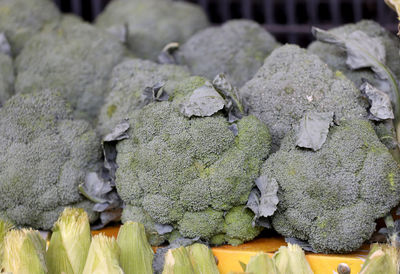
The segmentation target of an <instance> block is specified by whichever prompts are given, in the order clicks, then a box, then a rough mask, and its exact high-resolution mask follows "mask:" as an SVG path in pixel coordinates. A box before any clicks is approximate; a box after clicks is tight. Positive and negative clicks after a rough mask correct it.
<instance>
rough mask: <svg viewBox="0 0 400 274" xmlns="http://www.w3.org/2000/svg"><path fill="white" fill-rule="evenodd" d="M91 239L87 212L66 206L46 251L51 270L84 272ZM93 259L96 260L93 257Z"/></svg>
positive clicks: (51, 271) (70, 273)
mask: <svg viewBox="0 0 400 274" xmlns="http://www.w3.org/2000/svg"><path fill="white" fill-rule="evenodd" d="M90 240H91V234H90V225H89V219H88V215H87V213H86V212H85V211H84V210H83V209H80V208H66V209H65V210H64V212H63V213H62V214H61V216H60V218H59V219H58V220H57V222H56V223H55V225H54V228H53V233H52V235H51V239H50V244H49V248H48V250H47V253H46V262H47V266H48V268H49V272H50V273H54V274H62V273H65V274H76V273H82V271H83V268H84V267H85V262H86V258H87V256H88V252H89V247H90ZM92 256H95V254H92ZM92 259H93V260H94V258H93V257H92ZM89 267H91V266H89Z"/></svg>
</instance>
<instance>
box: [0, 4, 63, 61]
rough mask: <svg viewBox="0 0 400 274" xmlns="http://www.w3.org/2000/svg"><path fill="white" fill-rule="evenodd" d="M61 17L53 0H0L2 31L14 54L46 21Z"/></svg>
mask: <svg viewBox="0 0 400 274" xmlns="http://www.w3.org/2000/svg"><path fill="white" fill-rule="evenodd" d="M59 17H60V12H59V11H58V9H57V7H56V6H55V5H54V3H53V1H51V0H0V32H4V33H5V34H6V36H7V39H8V41H9V42H10V44H11V49H12V52H13V55H14V56H17V55H18V54H19V52H20V51H21V50H22V48H23V47H24V45H25V43H26V42H27V41H28V40H29V39H30V38H31V37H32V36H33V35H34V34H36V33H37V32H39V31H40V29H41V28H42V27H43V26H44V25H45V24H46V23H48V22H51V21H57V20H59Z"/></svg>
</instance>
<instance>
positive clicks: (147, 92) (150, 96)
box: [140, 82, 169, 106]
mask: <svg viewBox="0 0 400 274" xmlns="http://www.w3.org/2000/svg"><path fill="white" fill-rule="evenodd" d="M164 86H165V83H164V82H160V83H157V84H155V85H154V86H152V87H146V88H145V89H144V90H143V93H142V97H141V98H140V100H141V106H145V105H148V104H150V103H152V102H161V101H168V99H169V95H168V93H166V92H165V90H164Z"/></svg>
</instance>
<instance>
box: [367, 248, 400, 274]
mask: <svg viewBox="0 0 400 274" xmlns="http://www.w3.org/2000/svg"><path fill="white" fill-rule="evenodd" d="M372 273H373V274H397V273H399V251H398V250H397V249H396V248H395V247H394V246H391V245H387V244H384V245H380V244H373V245H371V249H370V251H369V254H368V257H367V260H366V261H365V263H364V264H363V267H362V269H361V272H360V274H372Z"/></svg>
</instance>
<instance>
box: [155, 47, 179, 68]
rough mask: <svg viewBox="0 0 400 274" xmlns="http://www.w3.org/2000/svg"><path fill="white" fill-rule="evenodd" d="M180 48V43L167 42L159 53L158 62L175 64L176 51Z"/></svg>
mask: <svg viewBox="0 0 400 274" xmlns="http://www.w3.org/2000/svg"><path fill="white" fill-rule="evenodd" d="M178 49H179V43H176V42H172V43H169V44H167V45H166V46H165V47H164V48H163V49H162V51H161V53H160V54H159V55H158V62H159V63H160V64H170V65H175V64H177V61H176V59H175V57H174V55H173V54H174V52H175V51H177V50H178Z"/></svg>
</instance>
